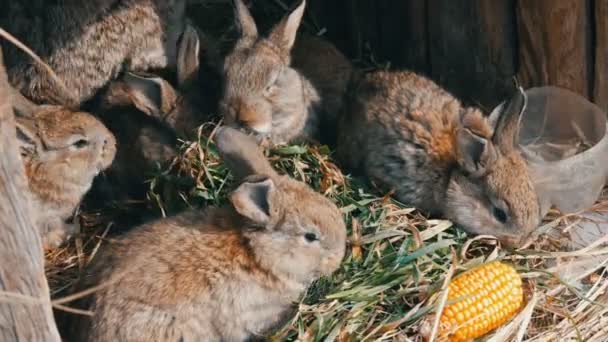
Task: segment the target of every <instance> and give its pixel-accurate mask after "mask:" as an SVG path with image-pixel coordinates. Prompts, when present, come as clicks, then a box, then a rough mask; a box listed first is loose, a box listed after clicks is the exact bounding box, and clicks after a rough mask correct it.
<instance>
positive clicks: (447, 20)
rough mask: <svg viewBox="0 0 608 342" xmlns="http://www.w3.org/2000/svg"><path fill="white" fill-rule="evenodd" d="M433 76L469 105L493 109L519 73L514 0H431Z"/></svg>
mask: <svg viewBox="0 0 608 342" xmlns="http://www.w3.org/2000/svg"><path fill="white" fill-rule="evenodd" d="M427 15H428V31H429V37H428V44H429V45H428V46H429V57H430V69H431V75H432V78H433V79H435V80H436V81H437V82H439V83H440V84H441V85H442V86H444V87H446V89H448V90H449V91H450V92H452V93H453V94H454V95H456V96H457V97H459V98H461V99H463V100H464V101H465V102H467V103H469V104H478V105H481V106H482V107H484V108H486V109H489V108H493V107H494V106H495V105H496V104H498V103H499V102H501V101H502V100H503V99H504V98H505V96H507V94H508V92H509V89H511V87H512V76H513V75H514V74H515V72H516V61H517V56H516V27H515V21H514V2H513V0H504V1H495V0H475V1H453V0H429V3H428V13H427Z"/></svg>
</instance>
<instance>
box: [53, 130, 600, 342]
mask: <svg viewBox="0 0 608 342" xmlns="http://www.w3.org/2000/svg"><path fill="white" fill-rule="evenodd" d="M214 127H215V125H214V124H211V123H210V124H206V125H204V126H202V127H201V129H200V135H199V136H200V139H199V141H196V142H184V144H183V146H182V155H181V156H180V157H179V158H177V159H176V160H175V162H174V164H173V165H172V166H171V167H170V168H168V169H166V170H162V172H158V173H157V174H156V175H155V176H154V177H152V178H151V180H150V183H149V184H150V191H149V193H148V198H147V201H146V203H114V204H112V205H111V206H109V207H107V208H102V209H94V210H93V209H87V208H86V206H85V207H84V208H83V210H84V211H83V212H82V213H81V215H80V219H81V224H82V233H81V234H80V235H79V236H78V237H77V238H76V239H74V240H73V241H72V242H70V244H69V245H68V246H66V247H64V248H62V249H60V250H57V251H54V252H50V253H49V254H47V276H48V279H49V283H50V286H51V290H52V295H53V297H54V298H60V297H62V296H63V295H64V294H65V293H66V292H68V291H69V288H70V286H71V285H72V284H73V283H74V282H75V281H76V280H77V277H78V275H79V272H80V271H81V270H82V269H83V268H84V267H86V265H87V263H88V262H89V261H90V260H91V259H92V258H94V257H95V254H96V252H97V250H98V248H100V247H103V244H104V243H106V242H107V241H108V240H109V239H111V238H112V236H115V235H117V234H120V233H121V231H122V230H124V227H122V226H121V224H120V221H122V219H121V218H122V217H124V216H125V213H129V212H130V210H138V211H141V210H146V211H148V212H149V213H150V214H152V215H157V216H161V215H169V214H171V213H174V212H176V211H179V210H180V209H181V208H184V207H186V206H205V205H217V204H222V203H225V195H226V191H227V189H229V188H230V186H231V184H232V179H231V176H230V174H229V173H228V171H227V170H226V169H225V168H224V167H223V165H222V163H221V160H219V159H218V156H217V154H216V151H215V149H214V146H213V143H212V141H211V140H210V139H209V136H210V135H211V132H212V131H213V128H214ZM269 157H270V158H271V160H272V162H273V164H274V166H275V167H276V168H277V169H279V170H281V172H283V173H287V174H289V175H291V176H292V177H294V178H297V179H300V180H303V181H306V182H307V183H308V184H310V185H311V186H312V187H314V188H315V189H316V190H317V191H320V192H322V193H324V194H325V195H326V196H328V197H329V198H331V199H332V200H333V201H335V202H336V203H337V204H338V205H339V207H340V208H341V210H342V212H343V213H344V219H345V220H346V222H347V223H348V224H349V238H350V239H349V245H348V248H347V251H348V252H347V255H346V257H345V259H344V262H343V264H342V266H341V268H340V269H339V270H338V271H337V272H336V273H335V274H334V275H333V276H332V277H329V278H324V279H321V280H319V281H318V282H317V283H315V284H314V286H313V287H312V288H311V289H310V290H309V291H308V293H307V295H306V297H305V298H303V300H302V301H301V302H300V304H299V310H298V313H297V314H296V315H295V316H294V317H293V319H292V320H291V321H290V322H289V323H288V324H287V325H286V326H284V327H283V328H282V329H280V330H279V331H278V332H276V334H275V335H274V338H275V339H277V340H296V339H299V340H304V341H331V340H338V341H350V340H391V341H392V340H396V341H418V340H421V337H420V336H419V335H418V333H419V328H420V324H421V323H422V321H423V320H422V318H423V317H424V316H425V315H426V314H427V313H429V312H431V311H432V310H434V308H435V302H434V301H432V300H430V299H431V297H432V295H433V294H437V293H439V291H440V290H441V285H442V284H443V282H444V280H445V277H446V276H447V275H448V274H449V273H450V272H449V271H450V268H451V267H452V265H455V267H456V268H455V269H454V270H456V271H458V270H461V269H465V268H468V267H471V266H474V265H476V264H479V263H481V262H485V261H488V260H493V259H505V260H508V261H511V262H514V263H515V264H516V265H517V266H518V269H519V270H520V271H521V272H522V274H523V275H524V277H525V283H526V289H527V297H528V303H530V304H533V307H530V310H528V312H522V315H520V316H519V317H517V318H516V319H515V320H514V321H513V323H512V324H511V325H509V326H507V331H506V332H505V331H503V332H505V333H506V335H510V334H513V336H511V337H510V338H509V339H508V340H515V336H514V334H517V333H518V331H519V330H520V329H523V330H522V331H523V340H525V341H555V340H573V341H577V340H582V341H605V340H606V338H607V336H608V331H607V329H608V328H607V327H608V324H606V323H608V306H607V305H606V304H608V292H607V290H608V281H606V277H607V275H606V270H605V265H606V264H607V263H608V248H606V247H605V245H606V244H605V243H603V242H605V241H607V240H608V239H607V238H605V237H601V240H598V239H596V238H592V240H593V242H594V243H593V244H591V245H586V246H583V245H579V246H570V245H571V244H572V243H571V241H572V239H570V238H568V237H567V235H568V234H576V233H578V232H576V231H575V230H576V225H577V224H581V223H586V224H587V228H586V230H589V225H594V223H592V222H591V221H588V220H587V219H585V218H583V217H582V216H560V215H559V214H558V213H553V212H552V213H551V214H550V215H549V218H548V220H547V221H546V223H545V224H544V225H543V226H542V227H541V228H540V229H539V232H540V233H541V235H540V236H539V237H537V238H536V239H534V241H533V242H532V244H531V245H530V246H528V247H526V248H524V249H522V250H519V251H512V250H505V249H503V248H502V247H501V246H500V245H497V244H496V243H495V241H494V240H493V239H492V238H491V237H483V236H481V237H469V236H467V235H466V234H465V233H464V232H463V231H461V230H460V229H458V228H457V227H454V226H453V225H452V224H451V222H449V221H445V220H438V219H428V218H426V217H424V216H423V215H421V214H420V213H418V212H417V211H416V210H415V209H413V208H408V207H406V206H403V205H401V204H399V203H397V202H395V201H393V200H392V199H391V198H390V197H388V196H384V197H379V196H377V195H373V194H377V192H376V191H375V190H373V189H369V188H366V186H365V184H362V183H360V181H359V180H357V179H351V178H350V177H348V176H345V175H344V174H343V173H342V172H341V170H340V169H339V168H338V167H337V166H336V164H334V162H333V161H332V159H331V153H330V151H328V150H327V149H326V148H325V147H319V146H304V145H293V146H282V147H279V148H276V149H274V150H272V151H270V153H269ZM144 204H145V205H144ZM133 208H135V209H133ZM591 212H594V213H596V214H598V213H600V214H601V213H608V201H605V200H603V201H601V202H600V203H598V205H597V206H596V207H595V208H593V210H592V211H591ZM606 224H608V222H607V223H606ZM593 229H595V231H596V232H597V234H598V236H601V233H602V232H603V231H602V230H601V229H602V226H599V227H597V226H596V227H595V228H593ZM593 229H592V230H593ZM604 234H605V232H604ZM579 240H580V241H583V240H584V239H579ZM587 240H589V239H587ZM584 242H585V241H583V242H581V243H584ZM587 242H588V241H587ZM64 304H65V305H67V306H69V303H64ZM496 340H497V341H500V340H502V339H496Z"/></svg>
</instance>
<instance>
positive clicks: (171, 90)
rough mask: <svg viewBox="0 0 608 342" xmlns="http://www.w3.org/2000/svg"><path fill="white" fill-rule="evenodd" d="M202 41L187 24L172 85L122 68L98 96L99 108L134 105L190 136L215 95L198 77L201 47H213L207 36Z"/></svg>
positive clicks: (158, 78)
mask: <svg viewBox="0 0 608 342" xmlns="http://www.w3.org/2000/svg"><path fill="white" fill-rule="evenodd" d="M203 43H204V45H205V47H204V48H205V49H203V47H201V39H200V34H199V32H198V31H197V30H196V29H195V28H194V27H192V26H190V25H188V26H187V27H186V29H185V31H184V33H183V34H182V36H181V37H180V40H179V45H178V52H177V87H176V88H175V87H173V86H172V85H171V84H170V83H169V82H168V81H167V80H165V79H163V78H162V77H160V76H158V75H154V74H146V73H142V72H140V73H133V72H126V73H125V74H124V75H123V76H122V77H121V79H120V80H119V81H115V82H113V83H111V84H110V86H109V87H108V90H107V91H106V93H105V94H104V96H103V97H102V101H101V102H102V103H101V109H102V110H107V109H110V108H116V107H117V106H127V107H134V108H135V109H137V110H138V111H140V112H141V113H144V114H146V115H149V116H151V117H154V118H156V119H159V120H160V121H161V122H164V123H166V124H167V125H168V126H169V127H170V128H172V129H174V130H175V131H176V133H177V134H178V135H180V136H185V137H191V136H192V135H193V133H194V131H195V129H196V128H197V127H198V126H199V125H201V124H202V123H204V122H205V121H207V119H208V116H209V113H211V112H213V110H214V102H215V97H216V96H215V95H216V94H214V93H213V91H211V90H209V89H207V87H203V86H201V82H200V81H199V77H200V73H201V67H203V65H201V62H200V54H201V51H210V52H212V51H213V50H214V49H213V48H209V44H211V43H208V40H206V39H203ZM206 56H207V55H206ZM209 63H214V62H213V61H209ZM205 66H207V65H205ZM205 71H207V72H208V71H210V70H205ZM207 74H208V73H206V74H205V75H207ZM205 81H206V83H213V82H207V80H205Z"/></svg>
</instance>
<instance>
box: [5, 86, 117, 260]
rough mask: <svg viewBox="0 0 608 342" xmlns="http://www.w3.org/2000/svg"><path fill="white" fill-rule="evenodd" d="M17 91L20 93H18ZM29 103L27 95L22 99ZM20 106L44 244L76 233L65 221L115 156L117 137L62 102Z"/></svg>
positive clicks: (20, 133)
mask: <svg viewBox="0 0 608 342" xmlns="http://www.w3.org/2000/svg"><path fill="white" fill-rule="evenodd" d="M16 93H17V92H16ZM23 101H24V102H25V100H23ZM32 108H33V109H34V111H33V112H31V113H26V114H27V115H26V116H23V113H22V112H20V111H19V110H17V111H16V126H17V139H18V142H19V148H20V151H21V157H22V159H23V163H24V166H25V172H26V176H27V179H28V182H29V188H30V190H31V192H32V200H33V205H34V207H35V208H37V210H38V218H39V222H38V226H39V228H40V229H41V233H42V240H43V244H44V246H45V248H52V247H57V246H59V245H60V244H61V243H63V241H65V240H66V239H67V237H68V236H69V235H70V234H72V233H74V230H75V226H74V225H71V224H67V223H66V220H67V219H68V218H69V217H70V216H71V215H72V214H73V212H74V210H75V208H76V206H77V205H78V204H79V203H80V201H81V200H82V197H83V196H84V195H85V193H86V192H87V191H88V190H89V188H90V187H91V183H92V182H93V178H94V177H95V176H96V175H97V174H98V173H99V172H100V171H102V170H105V169H106V168H107V167H108V166H110V164H111V163H112V160H113V159H114V154H115V152H116V143H115V140H114V136H113V135H112V134H111V133H110V132H109V131H108V130H107V128H106V127H105V126H104V125H103V124H102V123H101V122H99V121H98V120H97V119H95V117H93V116H92V115H90V114H88V113H84V112H74V111H72V110H69V109H66V108H64V107H60V106H50V105H46V106H34V105H33V104H32Z"/></svg>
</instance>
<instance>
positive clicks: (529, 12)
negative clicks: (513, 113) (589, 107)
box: [517, 0, 606, 97]
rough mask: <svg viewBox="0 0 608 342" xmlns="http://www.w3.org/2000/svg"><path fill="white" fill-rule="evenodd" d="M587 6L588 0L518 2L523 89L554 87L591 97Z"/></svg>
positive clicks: (522, 0)
mask: <svg viewBox="0 0 608 342" xmlns="http://www.w3.org/2000/svg"><path fill="white" fill-rule="evenodd" d="M588 5H589V2H588V0H520V1H518V2H517V19H518V20H517V23H518V33H519V64H520V69H519V72H518V77H519V80H520V81H521V83H522V84H523V85H524V86H525V87H533V86H540V85H555V86H560V87H564V88H567V89H570V90H572V91H575V92H577V93H579V94H582V95H584V96H586V97H588V96H589V95H591V94H590V84H592V83H591V81H592V77H591V70H590V68H591V62H590V61H591V54H590V48H589V47H590V38H591V37H590V35H589V23H590V20H589V17H588V8H587V6H588ZM602 20H606V18H603V19H602Z"/></svg>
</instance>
